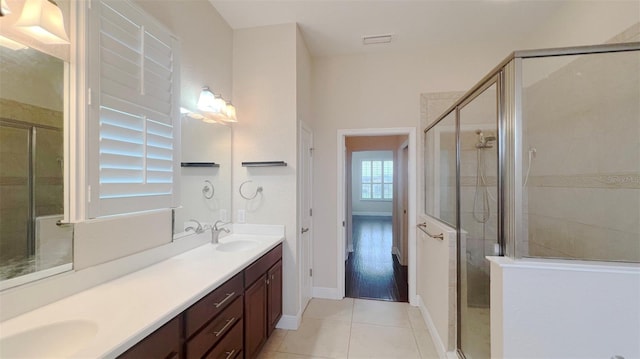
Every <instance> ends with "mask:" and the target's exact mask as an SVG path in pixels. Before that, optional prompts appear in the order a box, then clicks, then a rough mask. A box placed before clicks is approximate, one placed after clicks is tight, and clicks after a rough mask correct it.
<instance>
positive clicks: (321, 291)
mask: <svg viewBox="0 0 640 359" xmlns="http://www.w3.org/2000/svg"><path fill="white" fill-rule="evenodd" d="M311 294H312V295H313V297H314V298H323V299H335V300H341V299H342V296H340V293H339V291H338V288H326V287H313V288H312V289H311Z"/></svg>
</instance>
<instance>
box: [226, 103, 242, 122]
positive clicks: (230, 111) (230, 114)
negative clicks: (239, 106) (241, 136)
mask: <svg viewBox="0 0 640 359" xmlns="http://www.w3.org/2000/svg"><path fill="white" fill-rule="evenodd" d="M224 115H225V117H224V118H223V120H224V121H226V122H238V118H237V117H236V107H235V106H234V105H233V104H232V103H231V102H227V105H226V106H225V110H224Z"/></svg>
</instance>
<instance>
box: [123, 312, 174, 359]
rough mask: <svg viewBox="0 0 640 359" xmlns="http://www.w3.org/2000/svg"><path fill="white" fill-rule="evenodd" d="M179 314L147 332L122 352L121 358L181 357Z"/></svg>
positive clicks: (170, 358) (171, 358)
mask: <svg viewBox="0 0 640 359" xmlns="http://www.w3.org/2000/svg"><path fill="white" fill-rule="evenodd" d="M180 319H181V316H177V317H175V318H173V319H172V320H171V321H170V322H168V323H167V324H165V325H163V326H162V327H160V328H159V329H158V330H156V331H155V332H153V333H151V334H149V335H148V336H147V337H146V338H144V339H142V341H140V342H139V343H138V344H136V345H134V346H133V347H131V348H130V349H129V350H127V351H126V352H124V353H122V355H120V356H119V357H118V358H121V359H142V358H166V359H179V358H182V355H181V353H182V342H181V340H180V337H181V335H180V334H181V320H180Z"/></svg>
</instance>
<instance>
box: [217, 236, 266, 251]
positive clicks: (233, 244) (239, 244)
mask: <svg viewBox="0 0 640 359" xmlns="http://www.w3.org/2000/svg"><path fill="white" fill-rule="evenodd" d="M258 244H259V243H258V242H256V241H251V240H248V239H236V240H233V241H230V242H226V243H221V244H219V245H218V246H217V247H216V249H217V250H219V251H222V252H242V251H248V250H250V249H253V248H255V247H257V246H258Z"/></svg>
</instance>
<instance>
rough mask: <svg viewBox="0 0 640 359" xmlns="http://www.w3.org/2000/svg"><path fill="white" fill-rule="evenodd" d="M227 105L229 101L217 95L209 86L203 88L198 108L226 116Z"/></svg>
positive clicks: (213, 114)
mask: <svg viewBox="0 0 640 359" xmlns="http://www.w3.org/2000/svg"><path fill="white" fill-rule="evenodd" d="M226 106H227V103H226V102H225V100H223V99H222V97H221V96H216V95H215V94H214V93H213V92H212V91H211V90H210V89H209V87H207V86H205V87H203V88H202V91H201V92H200V98H198V110H200V111H202V112H205V113H207V114H208V115H212V116H214V117H216V116H224V110H225V108H226Z"/></svg>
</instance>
